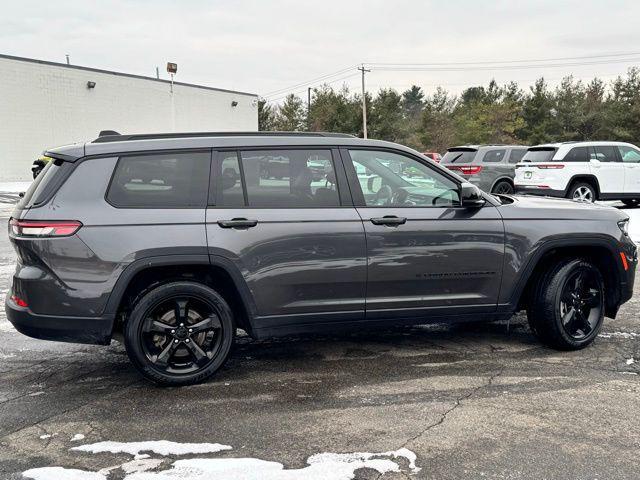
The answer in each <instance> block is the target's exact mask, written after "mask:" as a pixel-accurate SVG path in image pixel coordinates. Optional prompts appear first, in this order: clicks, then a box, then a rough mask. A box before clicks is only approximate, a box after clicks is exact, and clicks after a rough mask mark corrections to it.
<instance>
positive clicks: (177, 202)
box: [107, 152, 211, 208]
mask: <svg viewBox="0 0 640 480" xmlns="http://www.w3.org/2000/svg"><path fill="white" fill-rule="evenodd" d="M210 160H211V155H210V153H209V152H188V153H187V152H185V153H168V154H154V155H138V156H126V157H120V160H119V161H118V165H117V166H116V169H115V172H114V174H113V178H112V180H111V185H110V186H109V191H108V192H107V200H108V201H109V203H111V204H112V205H114V206H116V207H125V208H126V207H133V208H195V207H204V206H205V205H206V203H207V192H208V187H209V168H210V164H211V161H210Z"/></svg>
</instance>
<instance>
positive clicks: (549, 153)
mask: <svg viewBox="0 0 640 480" xmlns="http://www.w3.org/2000/svg"><path fill="white" fill-rule="evenodd" d="M515 186H516V191H517V192H519V193H528V194H532V195H544V196H548V197H566V198H572V199H574V200H579V201H584V202H594V201H596V200H622V202H624V203H625V204H626V205H629V206H636V205H638V203H639V202H640V149H639V148H638V147H636V146H635V145H633V144H631V143H623V142H565V143H552V144H547V145H537V146H535V147H531V148H530V149H529V150H528V151H527V153H526V155H525V156H524V157H523V159H522V162H521V163H519V164H518V165H516V179H515Z"/></svg>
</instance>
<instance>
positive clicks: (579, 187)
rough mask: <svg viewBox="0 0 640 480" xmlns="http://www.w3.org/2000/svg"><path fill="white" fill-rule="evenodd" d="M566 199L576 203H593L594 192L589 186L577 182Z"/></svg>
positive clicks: (594, 198) (594, 199)
mask: <svg viewBox="0 0 640 480" xmlns="http://www.w3.org/2000/svg"><path fill="white" fill-rule="evenodd" d="M567 197H568V198H571V199H572V200H575V201H577V202H588V203H593V202H595V201H596V191H595V189H594V188H593V186H591V184H589V183H585V182H578V183H575V184H573V185H572V186H571V188H570V189H569V192H568V194H567Z"/></svg>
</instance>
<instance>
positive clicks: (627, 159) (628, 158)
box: [618, 146, 640, 163]
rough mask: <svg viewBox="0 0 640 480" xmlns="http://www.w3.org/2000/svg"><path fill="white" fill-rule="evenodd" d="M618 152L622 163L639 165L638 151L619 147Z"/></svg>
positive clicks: (639, 156)
mask: <svg viewBox="0 0 640 480" xmlns="http://www.w3.org/2000/svg"><path fill="white" fill-rule="evenodd" d="M618 152H620V157H622V161H623V162H624V163H640V150H637V149H635V148H632V147H627V146H619V147H618Z"/></svg>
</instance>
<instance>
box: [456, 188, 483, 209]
mask: <svg viewBox="0 0 640 480" xmlns="http://www.w3.org/2000/svg"><path fill="white" fill-rule="evenodd" d="M485 203H486V200H485V199H484V197H483V196H482V191H481V190H480V189H479V188H478V187H476V186H475V185H473V184H471V183H468V182H464V183H463V184H462V185H461V186H460V204H461V205H462V206H463V207H467V208H480V207H482V206H484V204H485Z"/></svg>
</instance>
